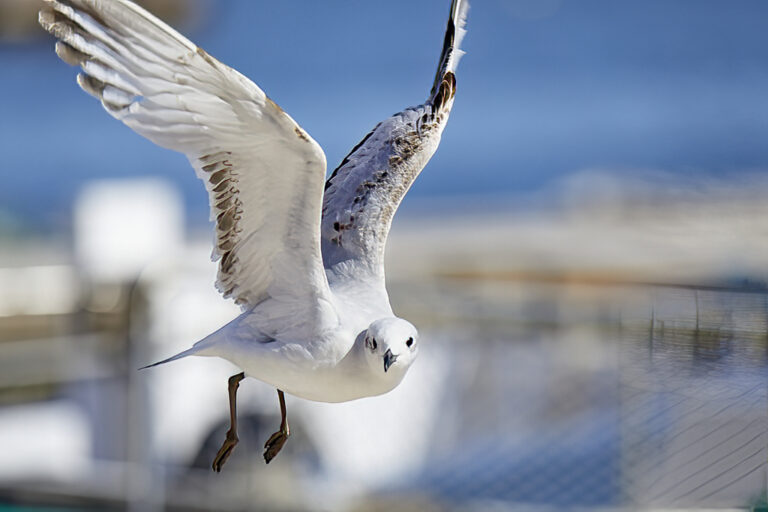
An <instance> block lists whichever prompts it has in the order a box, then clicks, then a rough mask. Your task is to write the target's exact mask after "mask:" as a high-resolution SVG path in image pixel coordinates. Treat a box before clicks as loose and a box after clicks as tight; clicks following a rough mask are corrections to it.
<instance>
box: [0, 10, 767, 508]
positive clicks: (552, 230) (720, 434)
mask: <svg viewBox="0 0 768 512" xmlns="http://www.w3.org/2000/svg"><path fill="white" fill-rule="evenodd" d="M141 3H142V4H144V5H146V6H148V7H149V8H150V10H152V11H153V12H155V13H156V14H158V15H159V16H160V17H162V18H163V19H165V20H167V21H169V22H170V23H171V24H172V25H174V26H175V27H177V28H179V29H180V30H181V31H182V32H183V33H185V34H186V35H188V36H189V37H190V38H191V39H193V40H194V41H195V42H196V43H198V44H199V45H200V46H202V47H203V48H205V49H206V50H207V51H208V52H209V53H211V54H212V55H214V56H215V57H217V58H219V59H220V60H222V61H223V62H225V63H227V64H229V65H231V66H233V67H235V68H236V69H238V70H240V71H241V72H243V73H244V74H245V75H247V76H248V77H250V78H252V79H253V80H254V81H255V82H257V83H258V84H259V85H260V86H261V87H262V88H263V89H264V90H265V91H266V92H267V93H268V94H269V95H270V97H272V98H273V99H274V100H275V101H276V102H277V103H278V104H280V105H281V106H282V107H283V108H284V109H285V110H286V111H287V112H289V113H290V114H291V115H292V116H293V117H294V118H295V119H296V120H297V121H298V122H299V123H300V124H301V125H302V126H303V127H304V128H305V129H306V130H307V131H308V132H309V133H310V134H312V136H313V137H314V138H315V139H316V140H317V141H318V142H319V143H320V144H321V145H322V146H323V148H324V149H325V151H326V155H327V157H328V162H329V167H331V169H332V168H333V167H335V165H336V164H337V163H338V162H339V161H341V159H342V158H343V157H344V155H345V154H346V153H347V152H348V151H349V149H350V148H351V147H352V146H354V144H356V143H357V142H358V141H359V140H360V139H361V138H362V136H363V135H365V134H366V133H367V132H368V131H369V130H370V129H371V128H372V127H373V126H374V125H375V124H376V123H377V122H378V121H380V120H381V119H384V118H385V117H387V116H389V115H391V114H392V113H394V112H396V111H398V110H401V109H402V108H404V107H406V106H409V105H413V104H418V103H420V102H422V101H423V100H424V99H425V98H426V96H427V93H428V91H429V88H430V86H431V80H432V77H433V76H434V67H435V65H436V60H437V57H438V54H439V51H440V45H441V43H442V38H443V31H444V28H445V20H446V15H447V11H448V4H449V2H448V1H447V0H429V1H427V0H423V1H420V2H408V1H406V0H393V1H388V2H351V1H342V0H327V1H325V2H310V1H298V0H286V1H283V2H271V3H269V4H267V3H265V2H261V1H256V0H255V1H247V0H222V1H219V2H214V1H213V0H198V1H193V0H188V1H185V0H147V1H144V2H141ZM39 7H40V3H39V2H37V1H34V0H0V63H1V64H2V72H0V94H2V98H3V100H2V107H1V112H2V121H0V150H1V152H2V155H3V158H2V163H0V175H1V176H2V183H3V184H2V186H0V510H3V511H5V510H21V511H32V510H34V511H41V510H57V511H61V510H110V511H111V510H131V511H133V510H139V511H144V510H149V511H152V510H158V511H159V510H233V511H234V510H285V511H288V510H311V511H315V510H349V511H378V510H427V511H454V510H455V511H459V510H461V511H467V510H477V511H486V510H492V511H506V510H523V509H525V510H530V509H535V510H554V509H563V508H572V509H584V510H586V509H589V510H593V509H598V510H599V509H604V510H607V509H610V510H616V509H659V508H664V509H675V508H689V509H690V508H738V509H754V510H758V509H759V510H764V509H765V508H766V507H768V502H767V500H766V490H767V489H768V385H767V384H766V383H767V382H768V257H766V255H767V254H768V202H766V200H765V197H766V195H768V144H766V137H767V136H768V101H766V91H768V31H766V30H765V21H766V20H767V19H768V4H767V3H765V2H764V1H762V0H738V1H733V2H722V1H719V0H695V1H694V0H644V1H634V0H626V1H623V2H613V1H609V0H578V1H577V0H474V1H473V4H472V11H471V13H470V19H469V26H468V29H469V31H468V34H467V37H466V39H465V44H464V48H465V49H466V51H467V56H466V57H465V58H464V60H463V61H462V63H461V66H460V69H459V75H458V84H459V85H458V94H457V101H456V104H455V107H454V111H453V114H452V116H451V122H450V123H449V126H448V127H447V129H446V131H445V133H444V135H443V142H442V145H441V147H440V149H439V150H438V152H437V154H436V155H435V157H434V158H433V159H432V161H431V162H430V164H429V165H428V167H427V168H426V170H425V171H424V173H423V175H422V176H421V177H420V178H419V180H417V182H416V184H415V185H414V187H413V188H412V190H411V192H410V193H409V195H408V197H407V198H406V200H405V202H404V204H403V206H402V208H401V210H400V212H399V213H398V216H397V218H396V219H395V224H394V226H393V230H392V233H391V238H390V244H389V246H388V254H387V258H388V275H387V277H388V283H389V289H390V292H391V299H392V304H393V307H394V309H395V311H396V312H397V313H398V314H399V315H400V316H403V317H406V318H408V319H409V320H411V321H412V322H413V323H414V324H415V325H417V327H419V329H420V332H421V336H422V340H423V342H422V348H421V352H422V354H421V356H420V358H419V361H418V363H417V364H416V365H415V366H414V368H413V369H412V370H411V371H410V372H409V375H408V376H407V377H406V379H405V380H404V382H403V383H402V385H401V386H399V387H398V388H397V389H396V390H394V391H393V392H391V393H389V394H388V395H385V396H383V397H377V398H370V399H364V400H360V401H357V402H352V403H347V404H332V405H331V404H319V403H313V402H308V401H304V400H300V399H295V398H293V397H288V411H289V419H290V423H291V427H292V437H291V439H290V441H289V442H288V443H287V445H286V448H285V449H284V450H283V452H282V453H281V454H280V456H279V457H278V458H277V459H276V460H275V461H274V462H273V463H272V464H270V465H269V466H266V465H265V464H264V463H263V460H262V458H261V447H262V445H263V443H264V441H265V440H266V438H267V437H268V436H269V434H270V433H271V432H272V431H274V429H275V428H276V426H277V425H278V423H279V412H278V406H277V400H276V396H275V392H274V390H273V389H271V388H269V387H268V386H266V385H263V384H261V383H259V382H256V381H252V380H249V381H244V382H243V384H242V386H241V390H240V393H239V412H240V424H241V427H240V428H241V432H240V438H241V443H240V445H239V446H238V448H237V450H236V451H235V453H234V455H233V456H232V457H231V459H230V460H229V462H228V463H227V465H226V466H225V467H224V471H223V472H222V473H221V474H214V473H213V472H211V470H210V463H211V461H212V459H213V456H214V454H215V453H216V451H217V449H218V447H219V445H220V443H221V441H222V440H223V438H224V433H225V431H226V429H227V421H228V416H227V414H228V413H227V411H228V409H227V390H226V380H227V378H228V377H229V376H230V375H232V374H233V373H236V372H237V371H238V370H237V369H236V368H234V367H233V366H231V365H230V364H229V363H227V362H224V361H219V360H212V359H194V358H193V359H189V360H183V361H179V362H176V363H174V364H172V365H168V366H163V367H159V368H154V369H151V370H145V371H141V372H139V371H137V370H136V369H137V368H139V367H140V366H143V365H145V364H147V363H150V362H153V361H155V360H157V359H159V358H162V357H165V356H167V355H170V354H172V353H174V352H175V351H178V350H179V349H181V348H184V347H187V346H189V345H190V344H191V343H193V342H194V341H196V340H198V339H200V338H201V337H202V336H204V335H205V334H208V333H209V332H211V331H213V330H214V329H216V328H218V327H219V326H221V325H223V324H224V323H226V322H227V321H228V320H229V319H231V318H233V317H234V316H235V315H236V314H237V308H236V307H235V306H234V305H233V304H231V303H229V302H227V301H224V300H222V299H221V298H220V297H219V296H218V294H217V293H216V292H215V290H214V288H213V280H214V277H215V266H214V265H213V264H212V263H211V262H210V258H209V256H210V250H211V248H210V242H211V239H212V235H211V226H210V225H209V224H208V221H207V219H208V207H207V199H206V196H205V192H204V189H203V187H202V185H201V184H200V183H198V182H197V180H196V179H195V177H194V173H193V172H192V170H191V169H190V168H189V166H188V163H187V161H186V159H185V158H184V157H183V156H181V155H178V154H174V153H171V152H168V151H166V150H162V149H160V148H157V147H155V146H153V145H152V144H151V143H149V142H147V141H145V140H144V139H142V138H140V137H139V136H137V135H135V134H134V133H133V132H131V131H130V130H129V129H128V128H126V127H124V126H122V125H121V124H120V123H118V122H116V121H114V120H113V119H111V118H110V117H109V116H108V115H107V114H106V113H104V112H103V110H102V109H101V107H100V105H99V104H98V103H97V102H96V101H94V100H93V99H92V98H90V97H88V96H87V95H86V94H84V93H83V92H82V91H80V90H79V88H78V87H77V85H76V84H75V81H74V78H75V74H76V73H75V70H73V69H71V68H69V67H68V66H66V65H65V64H63V63H61V62H60V61H58V59H57V58H56V56H55V54H54V52H53V39H52V38H50V37H48V36H47V34H45V33H44V32H43V31H42V29H40V28H39V27H38V26H37V24H36V18H37V14H36V12H37V10H38V9H39Z"/></svg>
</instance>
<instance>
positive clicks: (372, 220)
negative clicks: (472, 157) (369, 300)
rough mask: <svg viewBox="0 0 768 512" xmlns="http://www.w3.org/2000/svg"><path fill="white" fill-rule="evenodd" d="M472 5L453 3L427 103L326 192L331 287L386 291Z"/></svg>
mask: <svg viewBox="0 0 768 512" xmlns="http://www.w3.org/2000/svg"><path fill="white" fill-rule="evenodd" d="M468 9H469V2H467V1H466V0H453V2H452V4H451V14H450V17H449V18H448V27H447V29H446V32H445V42H444V44H443V50H442V53H441V55H440V63H439V66H438V68H437V75H436V77H435V82H434V85H433V86H432V90H431V92H430V95H429V98H428V99H427V101H426V103H424V104H423V105H419V106H418V107H413V108H408V109H406V110H404V111H402V112H399V113H397V114H395V115H394V116H392V117H390V118H389V119H387V120H385V121H382V122H381V123H379V124H378V125H377V126H376V127H375V128H374V129H373V131H371V133H369V134H368V135H366V136H365V138H364V139H363V140H362V141H361V142H360V143H359V144H358V145H357V146H355V148H354V149H353V150H352V152H351V153H350V154H349V155H347V157H346V158H344V160H343V161H342V162H341V165H339V167H338V168H337V169H336V170H335V171H333V174H332V175H331V177H330V178H329V179H328V181H327V182H326V184H325V197H324V198H323V221H322V251H323V262H324V264H325V267H326V269H328V271H329V277H330V278H331V279H333V280H334V281H336V280H340V281H343V280H345V279H357V278H359V277H360V276H361V275H369V276H371V277H373V278H374V279H377V280H379V281H380V282H382V283H383V278H384V246H385V244H386V240H387V234H388V233H389V227H390V225H391V223H392V217H393V216H394V214H395V210H397V207H398V205H399V204H400V201H401V200H402V198H403V196H405V193H406V192H407V191H408V189H409V188H410V186H411V183H413V180H415V179H416V176H418V174H419V173H420V172H421V170H422V169H423V168H424V166H425V165H426V164H427V162H428V161H429V159H430V158H431V157H432V155H433V154H434V152H435V150H436V149H437V146H438V145H439V144H440V136H441V134H442V132H443V128H444V127H445V125H446V123H447V122H448V116H449V114H450V112H451V107H452V106H453V98H454V94H455V93H456V77H455V72H456V66H457V65H458V62H459V58H460V57H461V55H462V54H463V52H462V51H461V49H460V44H461V40H462V38H463V36H464V33H465V29H464V26H465V24H466V19H467V11H468Z"/></svg>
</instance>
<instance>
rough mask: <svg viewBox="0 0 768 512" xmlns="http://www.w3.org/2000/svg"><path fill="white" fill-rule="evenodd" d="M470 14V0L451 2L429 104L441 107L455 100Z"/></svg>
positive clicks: (454, 0)
mask: <svg viewBox="0 0 768 512" xmlns="http://www.w3.org/2000/svg"><path fill="white" fill-rule="evenodd" d="M468 12H469V1H468V0H453V2H451V15H450V16H449V17H448V26H447V27H446V29H445V41H444V42H443V51H442V52H441V53H440V62H439V64H438V66H437V73H436V74H435V81H434V83H433V84H432V90H431V91H430V93H429V100H428V103H430V104H432V105H434V106H436V107H441V106H442V105H443V104H445V103H446V102H447V101H448V100H450V99H452V98H453V95H454V94H455V92H456V77H455V73H456V68H457V67H458V65H459V60H460V59H461V56H462V55H464V51H463V50H462V49H461V41H462V39H464V34H466V32H467V30H466V28H465V27H466V25H467V13H468Z"/></svg>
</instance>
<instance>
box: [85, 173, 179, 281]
mask: <svg viewBox="0 0 768 512" xmlns="http://www.w3.org/2000/svg"><path fill="white" fill-rule="evenodd" d="M183 235H184V214H183V209H182V204H181V199H180V197H179V194H178V193H177V192H176V190H175V189H174V188H173V187H171V186H170V185H168V184H167V183H165V182H163V181H160V180H157V179H140V180H119V181H97V182H94V183H91V184H89V185H88V186H87V187H85V189H84V190H83V191H82V193H81V194H80V197H79V198H78V200H77V203H76V206H75V252H76V256H77V261H78V263H79V264H80V265H81V266H82V269H83V271H84V272H85V273H86V274H88V275H89V276H91V277H92V278H93V279H95V280H100V281H108V282H121V281H126V280H131V279H134V278H136V276H138V275H139V273H140V272H141V271H142V270H143V269H144V268H145V267H146V266H147V265H148V264H149V263H151V262H156V261H158V260H163V259H165V260H167V261H172V260H173V259H174V258H175V257H176V256H177V252H178V251H179V249H180V248H181V244H182V242H183V238H184V236H183Z"/></svg>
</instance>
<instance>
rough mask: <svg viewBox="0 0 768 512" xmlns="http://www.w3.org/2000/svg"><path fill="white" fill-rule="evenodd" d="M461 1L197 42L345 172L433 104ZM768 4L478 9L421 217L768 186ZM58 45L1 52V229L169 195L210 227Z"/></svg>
mask: <svg viewBox="0 0 768 512" xmlns="http://www.w3.org/2000/svg"><path fill="white" fill-rule="evenodd" d="M448 4H449V2H448V0H419V1H417V2H412V1H406V0H389V1H387V2H373V1H365V2H362V1H352V0H327V1H324V2H316V1H298V0H296V1H294V0H285V1H282V2H269V3H267V2H261V1H258V0H223V1H219V2H213V1H212V0H209V1H203V2H202V3H201V4H200V7H199V10H198V11H197V12H198V17H197V18H198V21H196V22H192V23H190V24H188V26H182V27H180V29H181V30H182V32H184V33H185V34H186V35H187V36H189V37H190V38H191V39H193V40H194V41H195V42H196V43H198V44H199V45H200V46H202V47H204V48H205V49H206V50H208V52H209V53H211V54H212V55H214V56H215V57H217V58H218V59H220V60H222V61H223V62H225V63H227V64H229V65H231V66H233V67H235V68H237V69H239V70H240V71H241V72H243V73H244V74H245V75H247V76H248V77H250V78H251V79H253V80H254V81H255V82H256V83H257V84H259V85H260V86H261V87H262V88H263V89H264V90H265V91H266V92H267V94H269V95H270V96H271V97H272V98H273V99H274V100H275V101H276V102H277V103H279V104H280V105H281V106H282V107H283V108H284V109H285V110H286V111H288V112H289V113H290V114H291V115H292V116H293V117H294V119H296V120H297V121H298V122H299V123H300V124H301V125H302V126H303V127H304V128H305V129H306V130H307V131H308V132H309V133H310V134H312V136H313V137H314V138H315V139H316V140H317V141H318V142H320V144H321V145H322V146H323V148H324V149H325V151H326V155H327V157H328V164H329V167H330V168H331V170H332V169H333V167H335V165H336V164H337V163H338V162H339V161H340V160H341V159H342V158H343V156H344V155H345V154H346V153H347V152H348V151H349V149H350V148H351V147H352V146H354V145H355V144H356V143H357V141H358V140H359V139H360V138H362V136H364V135H365V134H366V133H367V132H368V131H369V130H370V129H371V128H372V127H373V126H374V125H375V124H376V123H377V122H378V121H380V120H381V119H383V118H385V117H387V116H389V115H390V114H392V113H394V112H396V111H398V110H401V109H402V108H404V107H406V106H409V105H413V104H418V103H421V102H422V101H423V100H424V99H425V98H426V95H427V93H428V91H429V88H430V85H431V83H430V82H431V80H432V77H433V74H434V68H435V65H436V60H437V56H438V54H439V51H440V46H441V43H442V34H443V30H444V27H445V20H446V16H447V11H448ZM766 21H768V3H767V2H764V1H763V0H731V1H722V0H642V1H640V0H622V1H616V0H475V1H474V2H473V5H472V10H471V12H470V19H469V26H468V29H469V32H468V34H467V38H466V40H465V45H464V47H465V49H466V50H467V55H466V56H465V58H464V59H463V60H462V63H461V66H460V68H459V75H458V93H457V94H458V95H457V99H456V103H455V107H454V113H453V115H452V117H451V122H450V123H449V125H448V128H447V129H446V131H445V134H444V137H443V143H442V145H441V147H440V149H439V150H438V152H437V154H436V156H435V157H434V158H433V160H432V162H431V163H430V164H429V166H428V167H427V169H426V170H425V172H424V173H423V174H422V176H421V177H420V178H419V180H417V182H416V184H415V185H414V188H413V190H412V192H411V194H410V195H409V197H408V199H407V201H417V200H418V199H417V198H419V197H426V196H430V197H445V196H453V195H460V194H467V193H470V194H495V195H496V196H499V195H500V196H503V197H508V198H509V200H510V201H515V199H516V198H519V197H522V196H525V195H526V194H527V193H529V192H532V191H536V190H539V189H542V188H546V187H547V186H549V185H550V184H552V183H553V182H555V181H557V180H558V179H560V178H562V177H565V176H568V175H570V174H572V173H574V172H578V171H580V170H583V169H591V168H606V169H613V170H616V172H626V173H631V172H637V170H638V169H660V170H664V171H668V172H671V173H675V174H679V175H681V176H685V177H689V178H691V179H695V178H696V177H697V176H699V175H725V176H728V175H732V174H736V173H743V172H756V171H757V172H760V171H763V170H767V169H768V144H766V138H767V137H768V31H767V30H765V23H766ZM52 46H53V41H52V39H50V40H49V39H40V40H38V41H37V42H33V43H28V44H23V45H22V44H15V45H9V44H6V45H0V62H1V63H2V68H3V71H2V73H0V93H2V98H3V107H2V111H3V116H2V119H3V120H2V122H1V123H0V149H2V154H3V159H2V163H1V164H0V172H2V175H3V183H4V185H3V186H2V187H1V188H0V212H1V213H0V215H3V216H5V217H6V218H8V217H11V218H14V219H17V220H18V221H21V222H24V223H28V224H30V225H32V226H34V227H38V228H40V229H42V230H47V231H50V230H58V229H65V228H66V227H67V226H68V223H69V213H70V210H71V202H72V199H73V198H74V197H75V195H76V193H77V190H78V189H79V187H80V186H81V185H82V183H84V182H85V181H87V180H90V179H97V178H98V179H101V178H109V177H127V176H161V177H164V178H166V179H168V180H170V181H172V182H173V183H174V184H176V185H177V186H178V187H179V188H180V190H182V192H183V194H184V197H185V201H186V204H187V207H188V212H189V214H190V219H191V221H192V222H193V223H202V222H204V221H205V220H206V218H207V211H206V208H207V206H206V204H205V201H206V199H205V194H204V193H203V188H202V186H201V184H199V183H198V182H197V180H196V179H195V177H194V173H193V172H192V170H191V168H189V167H188V164H187V162H186V159H185V158H184V157H183V156H180V155H177V154H174V153H171V152H169V151H166V150H163V149H160V148H156V147H155V146H153V145H152V144H151V143H149V142H147V141H145V140H144V139H142V138H140V137H139V136H137V135H135V134H133V133H132V132H131V131H130V130H129V129H127V128H125V127H123V126H122V125H120V124H119V123H118V122H116V121H114V120H113V119H111V118H110V117H109V116H108V115H107V114H106V113H104V112H103V111H102V110H101V107H100V105H99V104H98V103H97V102H96V101H95V100H93V99H91V98H90V97H89V96H87V95H86V94H85V93H83V92H81V91H80V90H79V88H78V87H77V86H76V84H75V82H74V76H75V74H76V73H75V70H74V69H72V68H70V67H69V66H67V65H65V64H63V63H61V62H59V61H58V60H57V58H56V57H55V55H54V53H53V48H52Z"/></svg>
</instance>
